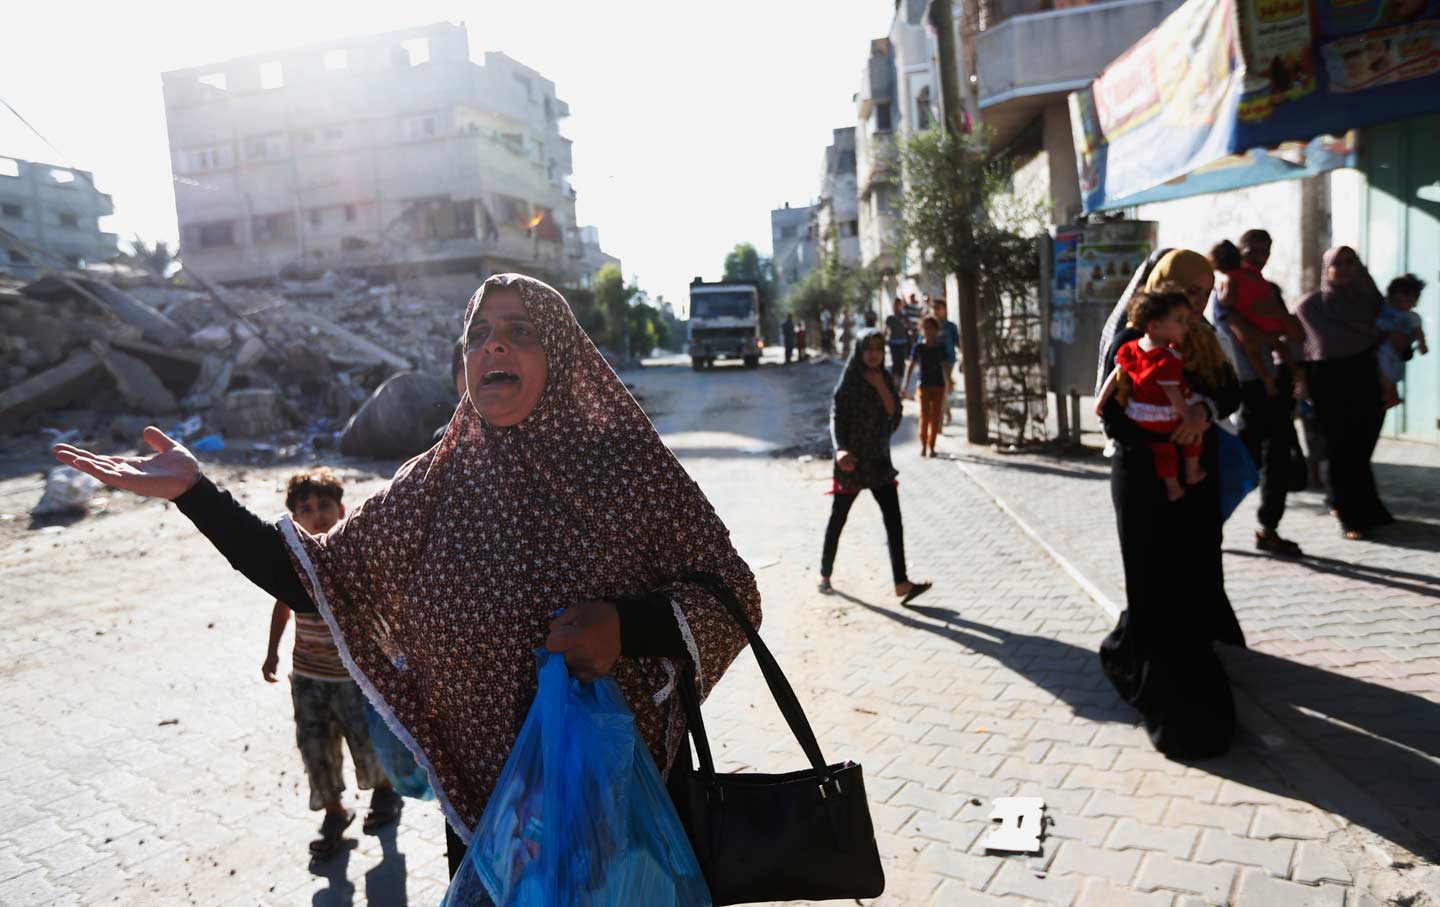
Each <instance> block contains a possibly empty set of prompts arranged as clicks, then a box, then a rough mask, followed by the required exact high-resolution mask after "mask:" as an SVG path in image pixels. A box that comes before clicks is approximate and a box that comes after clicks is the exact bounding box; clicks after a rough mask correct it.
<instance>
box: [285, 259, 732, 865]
mask: <svg viewBox="0 0 1440 907" xmlns="http://www.w3.org/2000/svg"><path fill="white" fill-rule="evenodd" d="M502 290H505V291H512V292H516V293H518V295H519V297H520V299H521V301H522V302H523V304H524V306H525V309H526V311H527V312H528V313H529V315H530V317H531V319H532V320H533V321H534V322H535V325H536V329H537V331H538V332H539V334H540V340H541V344H542V345H543V347H544V349H545V355H546V360H547V364H548V379H547V382H546V387H545V390H544V392H543V393H542V395H541V398H540V401H539V402H538V403H537V404H536V407H535V409H534V411H533V412H532V413H531V414H530V416H529V417H528V418H526V419H525V420H524V421H523V422H521V423H520V424H518V425H515V426H512V427H509V428H500V427H496V426H493V425H490V424H488V423H487V422H486V421H485V420H484V419H483V418H482V417H481V416H480V415H479V413H478V412H476V410H475V408H474V407H473V406H472V405H471V402H470V399H469V397H468V395H467V396H466V397H465V399H463V400H461V402H460V406H459V408H458V409H457V410H456V411H455V415H454V416H453V417H452V418H451V420H450V424H449V426H448V427H447V428H446V431H445V435H444V437H443V438H442V439H441V440H440V441H439V443H437V444H436V445H435V447H433V448H431V449H430V450H429V451H427V452H425V453H423V454H421V455H420V456H418V457H416V458H415V459H413V460H411V461H409V462H408V463H406V464H405V465H404V466H402V467H401V468H400V470H399V471H398V472H397V473H396V474H395V477H394V478H393V479H392V480H391V481H390V484H389V485H387V486H386V487H385V488H384V489H382V490H381V491H379V492H377V493H376V494H375V495H374V496H372V497H371V498H370V499H369V500H367V501H365V502H364V503H363V504H361V505H360V506H359V507H358V508H357V509H356V510H355V511H354V512H353V513H352V514H350V516H349V518H348V519H346V520H344V521H343V522H341V523H340V524H339V525H338V526H337V527H336V528H335V529H333V530H331V531H330V532H329V533H328V534H326V535H324V536H320V537H312V536H308V535H306V534H304V533H303V532H299V531H297V530H296V529H295V528H294V526H293V524H284V525H283V526H282V528H283V530H284V531H285V534H286V537H287V538H288V540H289V542H290V548H291V555H292V558H293V559H294V561H295V563H296V566H297V571H298V572H299V574H300V576H301V578H302V580H303V581H305V582H306V583H307V585H308V586H309V589H310V593H311V596H312V598H313V599H314V601H315V603H316V605H317V607H318V609H319V611H320V613H321V614H322V615H323V617H324V618H325V621H326V623H327V624H329V626H330V629H331V630H332V632H333V633H334V634H335V638H336V641H337V643H338V645H339V648H340V652H341V656H342V659H343V660H344V662H345V665H346V667H347V668H348V669H349V671H350V673H351V675H352V676H353V677H354V678H355V679H356V681H358V682H359V684H360V686H361V688H362V689H363V690H364V691H365V694H366V695H367V696H368V697H369V698H370V700H371V702H372V703H373V704H374V705H375V706H376V708H377V710H378V711H379V712H380V713H381V715H382V716H384V717H385V719H386V720H387V722H388V723H389V724H390V726H391V728H392V729H393V730H395V731H396V733H397V735H398V736H399V737H400V739H402V740H404V741H405V742H406V744H407V745H408V746H409V747H410V748H411V750H412V751H413V752H414V753H415V754H416V756H417V758H418V760H419V761H420V763H421V764H422V765H424V766H425V767H426V769H427V770H428V771H429V772H430V776H431V783H432V786H433V787H434V788H435V790H436V792H437V795H438V796H439V798H440V801H441V805H442V807H443V808H444V810H445V815H446V818H447V819H448V820H449V821H450V823H451V826H452V827H453V828H454V829H455V831H456V832H457V833H458V834H459V835H460V837H461V838H462V839H464V840H467V841H468V839H469V836H470V829H471V828H473V827H474V825H475V823H476V821H477V820H478V819H479V818H480V815H481V813H482V812H483V811H484V808H485V804H486V802H487V800H488V799H489V796H490V792H491V789H492V788H493V787H494V784H495V780H496V778H497V776H498V775H499V773H500V769H501V767H502V766H503V765H504V763H505V759H506V757H507V756H508V755H509V752H510V748H511V746H512V744H513V743H514V740H515V735H516V733H517V732H518V730H519V728H520V724H521V723H522V721H523V720H524V717H525V714H526V712H527V711H528V709H529V707H530V703H531V701H532V699H533V698H534V694H535V690H536V662H535V654H534V653H535V650H536V649H537V648H540V647H542V646H543V645H544V642H545V638H546V636H547V634H548V627H549V623H550V620H551V618H552V616H553V615H554V614H555V612H556V611H557V609H559V608H562V607H564V606H567V605H570V604H573V603H575V602H579V601H582V600H587V599H600V600H614V599H616V598H619V597H622V596H627V595H638V594H645V593H653V592H656V591H661V592H663V593H666V594H667V595H668V597H669V600H670V603H671V604H670V608H671V611H672V613H673V614H674V615H675V618H676V620H677V622H678V623H679V626H680V631H681V635H682V636H683V637H684V639H685V641H686V645H687V647H688V648H689V650H690V654H691V658H692V659H693V660H694V661H695V662H696V663H697V664H698V672H697V673H698V679H699V681H700V686H701V692H702V694H703V693H704V692H705V691H708V689H709V688H710V687H711V686H712V685H713V684H714V683H715V682H716V681H717V680H718V679H719V678H720V675H721V674H722V673H723V672H724V670H725V668H726V667H727V666H728V665H729V664H730V662H731V661H733V660H734V658H735V657H736V655H738V654H739V652H740V650H741V649H742V648H743V647H744V644H745V638H744V636H743V634H742V633H741V631H740V628H739V627H737V626H736V625H735V624H734V622H733V621H732V620H731V619H730V617H729V616H728V615H727V614H726V612H725V611H724V610H723V609H722V607H721V606H720V605H719V604H718V603H717V602H715V601H714V600H713V598H711V597H710V596H709V595H708V594H707V593H706V592H704V591H703V590H701V589H700V588H698V587H696V586H694V585H691V584H689V583H686V582H684V581H683V580H681V577H683V576H684V575H685V574H686V573H687V572H688V571H690V570H701V571H705V572H707V573H711V574H716V575H718V576H720V577H721V578H723V579H724V580H725V582H726V583H727V585H729V587H730V589H731V590H732V591H733V592H734V593H735V595H736V597H737V598H738V599H739V600H740V601H741V602H743V603H744V604H745V606H746V608H747V610H748V612H749V615H750V618H751V620H752V621H753V622H755V623H756V624H757V625H758V623H759V618H760V596H759V592H758V590H757V589H756V585H755V579H754V576H753V575H752V574H751V572H750V569H749V568H748V567H747V566H746V565H745V563H744V561H742V560H741V559H740V557H739V555H738V554H737V553H736V552H735V548H734V546H733V545H732V544H731V542H730V536H729V532H728V531H727V530H726V528H725V526H724V524H723V523H721V521H720V519H719V517H718V516H716V514H715V511H714V509H713V508H712V507H711V506H710V503H709V501H708V500H706V498H705V495H704V494H703V493H702V492H701V490H700V488H699V487H698V486H697V485H696V484H695V482H694V481H693V480H692V479H691V478H690V476H689V475H688V474H687V473H686V472H685V469H684V468H683V467H682V466H681V465H680V463H679V462H678V461H677V460H676V459H675V457H674V456H673V455H672V454H671V453H670V451H669V450H668V449H667V448H666V447H665V445H664V444H663V443H662V442H661V440H660V437H659V435H658V434H657V433H656V431H655V429H654V427H653V426H651V424H650V421H649V419H648V418H646V416H645V414H644V413H643V412H642V411H641V409H640V407H639V405H638V404H636V402H635V400H634V398H632V397H631V396H630V394H629V392H628V391H626V389H625V386H624V384H622V383H621V381H620V379H619V378H618V377H616V375H615V373H614V371H612V370H611V368H610V366H609V364H608V363H606V361H605V360H604V358H603V357H602V356H601V355H600V353H599V351H597V350H596V349H595V346H594V344H592V343H591V342H590V338H589V337H587V336H586V335H585V332H584V331H583V330H581V328H580V326H579V324H577V323H576V321H575V316H574V314H573V313H572V312H571V310H570V307H569V305H568V304H567V303H566V302H565V300H564V298H562V297H561V296H560V294H559V293H557V292H556V291H555V290H553V289H552V288H550V287H549V286H547V285H545V284H544V283H541V282H540V281H538V280H535V279H533V278H530V277H523V276H520V275H517V274H504V275H498V276H496V277H492V278H490V279H489V280H487V281H486V282H485V284H484V286H482V287H481V288H480V289H479V290H478V291H477V292H476V293H475V295H474V296H473V297H472V298H471V300H470V304H469V307H468V308H467V310H466V314H465V323H466V328H467V331H468V327H469V324H470V321H471V319H473V318H474V317H475V313H476V310H477V309H478V308H479V306H480V304H481V303H482V302H483V301H484V300H485V299H486V298H488V297H489V296H490V295H491V294H493V293H496V292H499V291H502ZM655 607H656V608H657V609H659V608H661V607H663V606H658V605H657V606H655ZM680 668H681V665H680V664H677V663H674V662H672V661H671V660H670V659H665V658H630V657H622V658H621V659H620V661H619V662H617V664H616V666H615V669H614V671H613V674H612V676H614V678H615V679H616V681H617V682H618V683H619V684H620V688H621V690H622V691H623V692H624V693H625V697H626V700H627V701H628V702H629V704H630V707H631V709H632V710H634V712H635V718H636V726H637V728H638V729H639V731H640V732H641V734H642V736H643V737H644V738H645V741H646V743H647V744H648V745H649V747H650V751H651V753H652V755H654V757H655V761H656V764H657V765H659V766H660V767H661V770H662V771H664V770H666V769H667V768H668V766H669V764H670V762H671V760H672V759H673V758H674V756H675V753H676V751H677V749H678V747H679V744H680V742H681V740H682V738H683V735H684V719H683V715H682V714H681V710H680V709H679V708H678V697H677V696H673V695H669V694H670V692H671V691H672V690H673V686H674V678H675V672H676V670H678V669H680Z"/></svg>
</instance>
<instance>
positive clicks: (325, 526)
mask: <svg viewBox="0 0 1440 907" xmlns="http://www.w3.org/2000/svg"><path fill="white" fill-rule="evenodd" d="M291 515H292V516H293V517H294V518H295V522H297V523H299V524H300V528H301V529H304V530H305V531H306V532H308V533H310V534H311V535H321V534H323V533H326V532H329V531H330V530H331V529H333V528H334V527H335V524H336V523H338V522H340V518H341V517H342V516H344V515H345V505H344V504H341V503H340V502H339V501H337V500H335V499H334V498H331V497H326V496H325V495H320V494H307V495H305V496H304V497H303V498H301V499H300V500H298V501H296V502H295V510H294V511H293V513H292V514H291Z"/></svg>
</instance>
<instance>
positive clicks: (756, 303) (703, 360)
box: [689, 277, 765, 371]
mask: <svg viewBox="0 0 1440 907" xmlns="http://www.w3.org/2000/svg"><path fill="white" fill-rule="evenodd" d="M763 314H764V313H763V312H762V311H761V306H760V290H759V288H758V287H757V286H756V285H755V284H754V283H751V282H749V281H742V280H721V281H717V282H715V283H706V282H705V281H703V280H701V279H700V278H699V277H697V278H695V280H694V281H692V282H691V284H690V338H689V339H690V343H689V349H690V362H691V364H692V365H694V366H695V370H696V371H699V370H700V369H703V368H705V367H706V366H713V365H714V364H715V360H717V359H740V360H743V361H744V363H745V367H746V368H759V367H760V352H761V351H762V350H763V349H764V348H765V339H764V337H763V336H762V334H761V331H762V330H763V319H762V316H763Z"/></svg>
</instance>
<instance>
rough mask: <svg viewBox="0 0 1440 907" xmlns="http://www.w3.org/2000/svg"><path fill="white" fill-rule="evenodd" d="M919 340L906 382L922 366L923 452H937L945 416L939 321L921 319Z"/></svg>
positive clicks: (933, 318) (943, 368)
mask: <svg viewBox="0 0 1440 907" xmlns="http://www.w3.org/2000/svg"><path fill="white" fill-rule="evenodd" d="M920 333H921V339H920V342H919V343H917V344H915V347H914V348H913V349H912V350H911V351H910V365H909V366H908V367H907V368H906V369H905V384H906V386H908V385H909V384H910V374H911V372H913V371H914V370H915V369H916V368H918V369H919V370H920V456H922V457H933V456H935V439H936V438H937V437H939V436H940V423H941V422H942V421H943V420H944V418H945V365H946V358H945V344H944V343H943V342H941V340H940V321H939V319H937V318H936V317H935V316H934V315H926V316H925V318H924V320H923V321H921V322H920Z"/></svg>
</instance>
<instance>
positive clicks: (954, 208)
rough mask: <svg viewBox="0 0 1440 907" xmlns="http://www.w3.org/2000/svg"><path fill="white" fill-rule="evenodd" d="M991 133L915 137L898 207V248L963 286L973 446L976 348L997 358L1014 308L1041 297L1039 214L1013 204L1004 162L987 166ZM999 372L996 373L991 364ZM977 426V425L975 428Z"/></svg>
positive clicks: (983, 425)
mask: <svg viewBox="0 0 1440 907" xmlns="http://www.w3.org/2000/svg"><path fill="white" fill-rule="evenodd" d="M989 149H990V142H989V133H988V131H987V130H984V129H981V130H980V131H977V132H974V133H969V134H962V133H955V132H947V131H942V130H931V131H927V132H920V133H914V134H912V135H910V136H909V137H907V138H906V139H904V140H903V141H902V142H901V144H900V161H901V166H902V167H903V168H904V173H905V181H904V185H905V189H904V191H903V192H901V194H900V197H899V199H898V201H897V202H896V205H895V211H896V215H897V220H898V222H899V225H900V244H901V248H912V247H913V248H918V249H920V250H921V254H922V255H923V256H924V259H925V262H926V264H927V265H928V266H930V267H932V268H933V269H935V270H937V271H939V272H940V273H943V274H954V275H956V276H957V278H958V279H959V281H960V284H961V286H960V290H961V299H960V300H958V301H959V302H960V303H961V305H959V306H956V309H958V310H959V311H958V312H957V314H959V315H960V316H961V326H960V330H961V339H962V341H967V340H968V342H969V344H972V345H970V346H967V347H966V348H965V353H964V355H962V357H961V360H962V361H961V364H962V367H963V368H964V370H965V379H966V380H965V397H966V400H965V406H966V415H967V423H968V424H967V429H966V430H967V432H968V435H969V440H970V441H971V442H972V443H977V444H978V443H985V442H986V440H987V439H988V432H987V421H986V417H985V400H984V399H983V398H984V394H983V392H982V389H983V388H984V386H985V372H984V368H985V367H986V365H987V363H985V362H983V361H981V360H982V355H981V353H980V344H981V343H982V341H983V342H984V343H985V346H986V347H987V349H988V350H989V353H990V355H991V356H993V357H996V358H1015V356H1014V355H1013V353H1012V352H1009V351H1003V350H1002V349H1001V347H1002V346H1004V345H1005V343H1006V342H1008V340H1005V341H1003V342H1002V333H1003V332H1005V331H1006V330H1008V327H1009V325H1010V323H1011V322H1013V321H1014V318H1013V315H1014V314H1015V312H1016V307H1015V304H1016V303H1017V301H1020V300H1024V299H1026V298H1028V297H1030V296H1032V295H1033V294H1034V293H1036V292H1038V283H1037V281H1038V265H1037V262H1038V247H1037V245H1036V243H1037V242H1038V239H1039V237H1040V236H1041V235H1042V234H1043V233H1044V231H1045V208H1044V206H1043V205H1041V204H1038V203H1029V202H1026V201H1025V200H1023V199H1021V198H1019V197H1017V196H1016V195H1015V193H1014V191H1013V181H1012V179H1011V177H1012V174H1011V172H1010V170H1009V168H1008V166H1007V164H1006V163H1005V162H1003V161H991V160H990V150H989ZM967 292H968V293H970V294H973V301H974V304H975V312H974V319H973V321H972V322H971V323H972V324H973V325H974V330H973V331H971V332H970V334H969V335H968V337H967V333H966V332H967V327H966V321H967V319H966V317H965V312H964V303H965V295H966V293H967ZM997 367H998V366H997ZM977 423H978V424H977Z"/></svg>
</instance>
